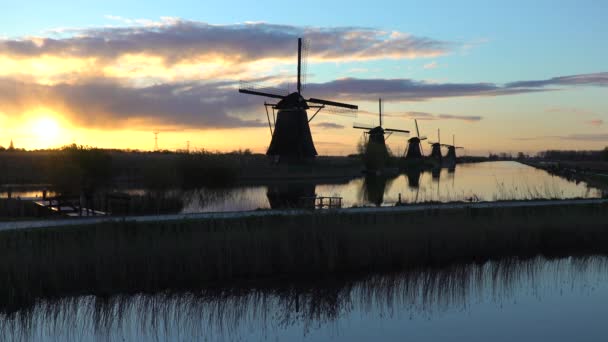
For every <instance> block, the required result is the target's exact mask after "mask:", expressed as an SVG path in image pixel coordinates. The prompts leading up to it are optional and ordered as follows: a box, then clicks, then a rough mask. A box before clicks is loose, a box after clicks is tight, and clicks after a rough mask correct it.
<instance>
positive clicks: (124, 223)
mask: <svg viewBox="0 0 608 342" xmlns="http://www.w3.org/2000/svg"><path fill="white" fill-rule="evenodd" d="M578 203H579V204H578V205H577V204H573V203H571V202H570V201H562V202H560V203H553V204H551V205H545V204H543V203H538V202H530V203H529V204H528V205H522V203H511V204H507V203H505V204H504V205H503V206H501V207H496V206H490V205H488V204H487V203H475V204H459V205H460V206H461V207H456V206H454V207H445V206H444V207H443V208H442V209H440V208H439V207H438V206H428V207H426V208H418V209H408V207H403V208H401V207H392V208H354V209H348V210H347V209H344V210H338V211H314V212H304V211H292V212H284V214H280V213H279V212H273V211H268V212H266V211H259V212H252V213H250V214H248V215H247V216H235V215H234V214H230V213H216V214H206V216H198V217H197V216H194V215H193V216H191V217H190V218H189V219H188V218H186V217H184V216H181V217H180V216H173V217H172V219H166V220H160V219H158V218H154V217H152V218H151V220H150V221H141V220H139V221H138V220H137V219H128V220H126V219H125V220H117V219H114V220H101V221H98V222H95V221H93V220H81V221H80V222H78V220H74V221H72V222H73V224H71V225H68V224H63V225H61V226H55V227H50V228H49V227H47V228H43V227H37V228H35V227H34V226H32V225H30V226H28V227H22V228H20V229H16V227H15V226H13V227H12V228H10V229H9V228H7V227H6V224H22V222H13V223H5V229H3V230H2V231H1V232H0V249H1V250H2V251H3V258H2V259H0V274H2V277H0V309H1V310H2V311H5V312H6V311H11V310H17V309H18V308H22V307H23V306H27V305H30V304H32V303H34V302H35V301H36V300H38V299H52V298H58V297H65V296H73V295H83V294H92V295H111V294H119V293H154V292H159V291H168V290H196V289H200V288H204V287H214V286H221V284H224V283H228V284H231V285H235V284H238V283H240V282H257V281H266V282H267V281H272V279H292V280H297V279H308V280H311V279H317V278H325V277H340V275H348V274H365V273H368V272H380V271H382V272H385V271H386V272H392V271H400V270H407V269H416V268H418V267H422V266H427V265H431V266H441V265H450V264H455V263H459V262H472V261H474V262H482V261H484V260H492V259H494V258H500V257H529V256H534V255H548V256H550V255H553V254H556V253H562V252H572V253H574V254H576V251H582V250H584V251H585V253H592V254H593V253H598V254H600V253H604V254H605V253H608V210H607V209H608V203H607V201H604V200H581V201H579V202H578ZM201 215H202V214H201ZM63 223H65V222H63Z"/></svg>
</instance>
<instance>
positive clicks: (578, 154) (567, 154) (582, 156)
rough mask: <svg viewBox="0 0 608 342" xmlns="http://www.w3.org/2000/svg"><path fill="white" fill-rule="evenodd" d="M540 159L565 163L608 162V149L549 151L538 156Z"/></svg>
mask: <svg viewBox="0 0 608 342" xmlns="http://www.w3.org/2000/svg"><path fill="white" fill-rule="evenodd" d="M538 156H539V158H542V159H546V160H555V161H557V160H564V161H606V160H608V159H607V156H608V147H607V148H605V149H604V150H600V151H559V150H549V151H543V152H540V153H539V154H538Z"/></svg>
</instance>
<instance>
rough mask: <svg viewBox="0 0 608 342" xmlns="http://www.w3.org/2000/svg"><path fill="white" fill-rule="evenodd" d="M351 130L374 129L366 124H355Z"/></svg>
mask: <svg viewBox="0 0 608 342" xmlns="http://www.w3.org/2000/svg"><path fill="white" fill-rule="evenodd" d="M353 128H357V129H367V130H370V129H374V128H375V126H373V125H368V124H361V123H355V124H353Z"/></svg>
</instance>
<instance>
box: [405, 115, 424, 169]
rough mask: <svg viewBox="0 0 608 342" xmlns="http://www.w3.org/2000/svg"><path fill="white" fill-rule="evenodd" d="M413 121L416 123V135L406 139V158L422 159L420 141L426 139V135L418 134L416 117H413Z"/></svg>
mask: <svg viewBox="0 0 608 342" xmlns="http://www.w3.org/2000/svg"><path fill="white" fill-rule="evenodd" d="M414 123H415V124H416V136H415V137H412V138H409V140H408V141H407V152H406V154H405V159H406V160H413V159H422V157H423V151H422V144H421V143H420V142H421V141H423V140H426V137H425V136H422V137H421V136H420V131H419V130H418V121H417V120H416V119H414Z"/></svg>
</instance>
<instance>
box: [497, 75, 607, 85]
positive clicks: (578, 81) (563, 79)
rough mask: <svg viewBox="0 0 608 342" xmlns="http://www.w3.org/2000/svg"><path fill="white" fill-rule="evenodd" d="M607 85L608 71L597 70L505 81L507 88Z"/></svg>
mask: <svg viewBox="0 0 608 342" xmlns="http://www.w3.org/2000/svg"><path fill="white" fill-rule="evenodd" d="M580 85H587V86H596V87H607V86H608V72H598V73H592V74H580V75H571V76H560V77H553V78H549V79H546V80H533V81H518V82H511V83H507V84H506V85H505V87H507V88H541V87H547V86H580Z"/></svg>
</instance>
